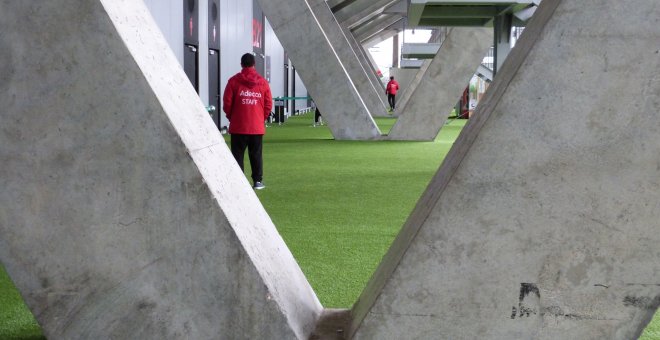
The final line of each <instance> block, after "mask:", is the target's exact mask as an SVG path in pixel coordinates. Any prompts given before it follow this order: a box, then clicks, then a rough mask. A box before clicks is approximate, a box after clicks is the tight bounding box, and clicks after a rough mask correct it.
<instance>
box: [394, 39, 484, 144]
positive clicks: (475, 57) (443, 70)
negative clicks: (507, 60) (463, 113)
mask: <svg viewBox="0 0 660 340" xmlns="http://www.w3.org/2000/svg"><path fill="white" fill-rule="evenodd" d="M492 41H493V33H492V30H491V29H488V28H453V29H452V30H451V31H450V32H449V34H448V35H447V37H446V38H445V40H444V42H443V43H442V45H441V46H440V49H439V50H438V54H436V56H435V57H434V58H433V59H432V60H431V62H430V63H428V66H427V67H426V69H424V66H422V69H420V72H419V73H418V74H417V76H418V81H415V82H414V83H415V84H417V85H416V86H415V87H414V89H413V92H412V93H410V97H409V98H405V99H404V100H403V101H402V104H403V105H405V106H399V107H398V110H400V115H399V119H398V120H397V121H396V123H395V124H394V126H392V129H391V130H390V133H389V135H388V138H389V139H393V140H434V139H435V137H437V136H438V133H439V132H440V129H441V128H442V126H443V125H444V124H445V122H446V121H447V116H449V112H450V111H451V109H452V107H454V105H455V104H456V102H458V99H459V98H460V97H461V94H462V93H463V91H464V90H465V87H466V86H467V85H468V83H469V82H470V78H472V76H473V75H474V72H475V70H476V69H477V67H478V66H479V64H480V63H481V61H482V60H483V57H484V55H486V52H487V51H488V48H489V47H490V45H491V43H492Z"/></svg>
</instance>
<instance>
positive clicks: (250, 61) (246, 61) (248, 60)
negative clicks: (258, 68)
mask: <svg viewBox="0 0 660 340" xmlns="http://www.w3.org/2000/svg"><path fill="white" fill-rule="evenodd" d="M241 66H243V67H252V66H254V56H253V55H252V53H245V54H243V56H242V57H241Z"/></svg>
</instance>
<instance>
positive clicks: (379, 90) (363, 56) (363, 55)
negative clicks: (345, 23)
mask: <svg viewBox="0 0 660 340" xmlns="http://www.w3.org/2000/svg"><path fill="white" fill-rule="evenodd" d="M342 30H343V31H344V35H345V36H346V39H347V40H348V43H349V44H350V45H351V47H352V48H353V51H355V56H356V57H357V60H358V62H359V63H360V65H362V68H363V69H364V71H365V73H366V75H367V78H368V80H369V82H370V83H371V86H372V87H373V89H374V91H376V95H377V96H378V100H379V101H380V103H381V104H382V105H383V110H382V111H380V110H374V111H372V112H371V115H372V116H376V117H377V116H379V115H380V114H381V113H387V112H385V110H386V108H387V96H386V95H385V87H384V86H383V83H381V81H380V79H378V76H377V75H376V71H377V70H376V69H377V68H378V67H377V66H375V65H373V64H372V63H371V60H370V59H369V56H368V55H367V54H369V53H370V52H369V51H367V50H366V49H365V48H364V46H363V45H362V44H360V43H359V42H358V41H357V40H356V39H355V36H353V33H352V32H351V30H349V29H347V28H346V27H342Z"/></svg>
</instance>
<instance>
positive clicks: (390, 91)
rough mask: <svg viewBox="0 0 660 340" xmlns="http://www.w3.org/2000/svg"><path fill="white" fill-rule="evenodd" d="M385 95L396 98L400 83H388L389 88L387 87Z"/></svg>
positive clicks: (394, 81) (393, 81) (391, 81)
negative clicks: (391, 95)
mask: <svg viewBox="0 0 660 340" xmlns="http://www.w3.org/2000/svg"><path fill="white" fill-rule="evenodd" d="M385 90H386V91H385V93H387V94H393V95H395V96H396V91H398V90H399V83H397V81H396V80H394V79H392V80H390V81H389V82H388V83H387V86H385Z"/></svg>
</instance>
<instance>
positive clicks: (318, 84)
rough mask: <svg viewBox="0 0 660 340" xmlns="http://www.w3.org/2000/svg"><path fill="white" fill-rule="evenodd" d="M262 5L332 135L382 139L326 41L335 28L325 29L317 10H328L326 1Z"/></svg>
mask: <svg viewBox="0 0 660 340" xmlns="http://www.w3.org/2000/svg"><path fill="white" fill-rule="evenodd" d="M259 4H260V6H261V8H262V10H263V11H264V14H266V17H267V18H268V21H269V22H270V24H271V26H272V27H273V30H274V31H275V34H276V35H277V38H278V39H279V40H280V42H281V43H282V46H284V49H285V50H286V51H287V53H288V54H289V58H290V59H291V61H292V62H293V65H294V66H295V67H296V70H297V71H298V74H299V75H300V78H301V79H302V80H303V82H304V83H305V86H306V87H307V91H308V92H309V93H310V94H311V95H312V97H313V98H314V102H315V103H316V105H317V106H318V108H319V110H320V111H321V112H322V114H323V119H324V121H325V122H326V123H327V124H328V127H329V128H330V130H331V131H332V135H333V136H334V137H335V138H336V139H350V140H369V139H380V137H381V134H380V130H379V129H378V127H377V126H376V123H375V122H374V120H373V118H372V117H371V114H370V112H369V109H368V107H367V106H366V104H365V101H364V99H363V98H362V97H361V95H360V94H359V92H358V91H357V88H356V86H355V84H354V83H353V81H352V80H351V77H350V76H349V75H348V71H347V68H346V66H345V65H344V64H343V63H342V61H341V59H340V58H339V56H338V51H337V50H336V48H335V47H334V46H333V45H332V44H331V42H330V41H329V40H328V36H327V35H331V34H333V33H335V32H334V31H333V32H330V31H328V32H326V31H324V30H323V29H322V28H321V26H320V25H319V22H318V20H317V18H316V16H315V14H314V13H315V12H317V11H320V10H322V9H323V8H322V7H321V6H323V7H325V8H326V9H327V10H328V11H330V9H329V8H327V7H328V6H327V4H325V3H319V4H316V5H315V6H314V9H312V8H311V7H310V5H309V4H308V2H307V1H306V0H259ZM336 26H337V30H339V31H340V32H339V33H340V34H341V30H340V28H339V25H338V24H336Z"/></svg>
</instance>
